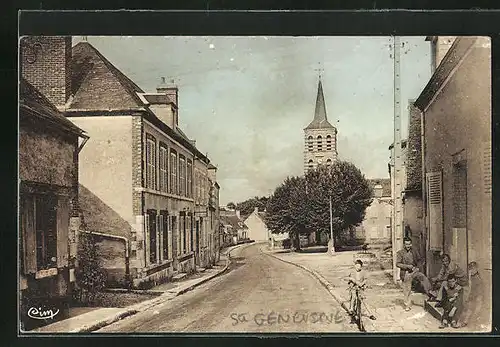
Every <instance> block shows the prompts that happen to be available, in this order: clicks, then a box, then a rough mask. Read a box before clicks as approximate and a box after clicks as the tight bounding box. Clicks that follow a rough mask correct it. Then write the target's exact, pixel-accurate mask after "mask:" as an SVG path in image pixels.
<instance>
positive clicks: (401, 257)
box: [396, 237, 432, 311]
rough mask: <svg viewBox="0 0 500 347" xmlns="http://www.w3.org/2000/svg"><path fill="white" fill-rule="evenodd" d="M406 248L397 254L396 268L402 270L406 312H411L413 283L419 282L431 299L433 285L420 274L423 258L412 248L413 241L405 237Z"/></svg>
mask: <svg viewBox="0 0 500 347" xmlns="http://www.w3.org/2000/svg"><path fill="white" fill-rule="evenodd" d="M403 243H404V248H403V249H402V250H400V251H398V252H397V253H396V266H397V267H398V268H400V269H401V273H400V277H401V280H402V281H403V285H402V287H403V295H404V305H405V311H409V310H411V299H410V295H411V285H412V283H413V281H414V280H415V281H418V282H420V284H421V285H422V287H423V288H424V291H425V293H426V294H427V295H428V296H429V297H431V296H432V295H431V293H430V290H431V287H432V286H431V283H430V281H429V279H428V278H427V277H426V276H425V275H424V274H423V273H422V272H420V268H421V267H422V257H421V256H420V254H419V253H418V252H417V250H416V249H413V248H412V242H411V239H410V238H408V237H405V239H404V241H403Z"/></svg>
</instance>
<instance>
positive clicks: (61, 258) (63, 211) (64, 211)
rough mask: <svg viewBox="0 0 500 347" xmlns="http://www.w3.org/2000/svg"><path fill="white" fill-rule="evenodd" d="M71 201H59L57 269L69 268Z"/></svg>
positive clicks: (62, 199)
mask: <svg viewBox="0 0 500 347" xmlns="http://www.w3.org/2000/svg"><path fill="white" fill-rule="evenodd" d="M68 229H69V199H68V197H65V196H64V197H59V199H58V200H57V267H64V266H68V252H69V250H68V237H69V234H68Z"/></svg>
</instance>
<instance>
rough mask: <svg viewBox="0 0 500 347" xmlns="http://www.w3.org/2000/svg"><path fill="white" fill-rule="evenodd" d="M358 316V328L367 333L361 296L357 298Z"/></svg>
mask: <svg viewBox="0 0 500 347" xmlns="http://www.w3.org/2000/svg"><path fill="white" fill-rule="evenodd" d="M356 315H357V316H358V327H359V330H360V331H365V327H364V325H363V320H362V319H361V299H360V297H359V296H357V298H356Z"/></svg>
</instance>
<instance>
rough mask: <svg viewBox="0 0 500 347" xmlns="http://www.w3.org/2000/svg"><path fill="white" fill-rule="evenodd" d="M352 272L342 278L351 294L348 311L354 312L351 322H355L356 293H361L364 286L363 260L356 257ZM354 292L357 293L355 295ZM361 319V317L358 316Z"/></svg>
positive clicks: (371, 317)
mask: <svg viewBox="0 0 500 347" xmlns="http://www.w3.org/2000/svg"><path fill="white" fill-rule="evenodd" d="M354 270H355V271H354V274H352V273H351V274H349V276H348V277H346V278H344V280H346V281H347V283H348V284H349V292H350V294H351V298H350V304H349V311H350V312H351V313H354V314H352V315H351V323H355V322H356V320H355V317H354V315H355V312H354V308H355V307H356V301H357V300H358V295H361V293H360V291H361V290H364V289H365V287H366V275H365V271H364V270H363V262H362V261H361V260H360V259H357V260H356V261H355V262H354ZM356 292H357V294H358V295H356ZM358 318H359V319H361V317H358ZM374 318H375V317H373V315H371V316H370V319H374Z"/></svg>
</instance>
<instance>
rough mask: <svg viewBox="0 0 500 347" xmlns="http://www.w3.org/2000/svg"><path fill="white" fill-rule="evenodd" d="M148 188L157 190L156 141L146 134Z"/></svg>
mask: <svg viewBox="0 0 500 347" xmlns="http://www.w3.org/2000/svg"><path fill="white" fill-rule="evenodd" d="M146 187H147V188H151V189H156V139H155V138H154V137H153V136H151V135H149V134H146Z"/></svg>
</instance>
